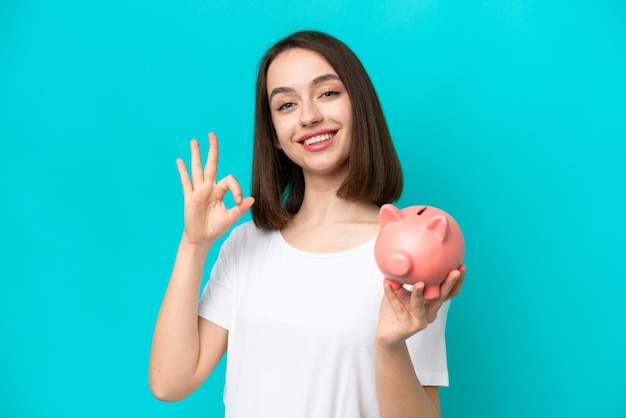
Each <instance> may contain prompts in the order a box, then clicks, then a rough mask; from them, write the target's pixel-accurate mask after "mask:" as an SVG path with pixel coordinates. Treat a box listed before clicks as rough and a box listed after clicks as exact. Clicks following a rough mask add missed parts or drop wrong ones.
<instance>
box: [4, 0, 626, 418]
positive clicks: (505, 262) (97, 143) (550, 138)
mask: <svg viewBox="0 0 626 418" xmlns="http://www.w3.org/2000/svg"><path fill="white" fill-rule="evenodd" d="M298 29H319V30H324V31H328V32H330V33H331V34H333V35H335V36H338V37H339V38H341V39H342V40H344V41H345V42H346V43H347V44H348V45H349V46H351V47H352V48H353V49H354V51H355V52H356V53H357V54H358V55H359V56H360V57H361V59H362V61H363V63H364V64H365V66H366V68H367V70H368V71H369V73H370V75H371V77H372V79H373V81H374V84H375V86H376V88H377V90H378V92H379V94H380V97H381V100H382V103H383V107H384V109H385V112H386V115H387V117H388V121H389V124H390V128H391V131H392V134H393V137H394V139H395V141H396V144H397V148H398V151H399V153H400V156H401V159H402V161H403V164H404V168H405V173H406V180H407V186H406V189H405V193H404V195H403V198H402V200H401V201H400V202H399V205H409V204H417V203H428V204H431V205H435V206H439V207H441V208H444V209H445V210H447V211H448V212H450V213H451V214H452V215H453V216H454V217H455V218H457V220H458V221H459V223H460V224H461V226H462V227H463V230H464V233H465V236H466V240H467V244H468V251H467V256H466V263H467V265H468V274H467V280H466V283H465V286H464V288H463V292H462V294H461V295H460V296H459V297H458V298H457V299H456V300H455V301H454V303H453V306H452V309H451V311H450V316H449V327H448V343H449V366H450V373H451V387H450V388H447V389H442V390H441V398H442V406H443V411H444V416H446V417H449V418H452V417H459V418H460V417H481V418H485V417H494V418H495V417H508V418H515V417H531V416H532V417H534V416H552V417H592V416H594V417H600V416H602V417H626V405H625V402H624V387H625V386H624V376H625V375H626V362H625V361H624V354H623V353H624V352H626V343H625V341H624V339H625V335H626V326H625V325H624V304H625V302H626V298H625V296H624V295H625V292H626V285H625V279H624V274H623V265H624V259H625V255H626V251H625V250H626V245H625V244H624V235H625V233H626V228H625V221H624V212H625V210H626V204H625V199H624V191H625V190H624V186H623V182H624V178H626V176H625V174H626V173H625V171H626V170H625V168H624V165H625V163H626V161H625V157H626V152H625V146H624V142H625V140H626V103H625V101H626V99H625V98H626V3H624V2H623V1H618V0H615V1H609V0H595V1H592V0H588V1H580V0H578V1H577V0H572V1H564V0H563V1H530V0H506V1H496V0H482V1H479V2H476V1H466V0H448V1H444V0H441V1H437V0H430V1H429V0H421V1H378V2H374V1H370V2H367V1H366V2H363V1H343V2H321V1H310V2H306V3H300V2H279V1H276V0H270V1H252V0H250V1H241V2H234V1H233V2H227V1H221V2H220V1H200V0H186V1H177V2H175V1H172V2H159V1H145V0H141V1H134V2H126V1H121V0H110V1H106V2H104V1H94V2H84V1H69V0H64V1H57V2H49V1H17V0H2V1H1V2H0V144H1V145H0V199H1V201H2V204H1V208H2V211H1V213H0V246H1V247H0V275H1V281H0V284H1V290H0V335H1V337H0V338H1V342H0V376H1V377H0V416H3V417H83V416H89V417H112V416H117V417H126V416H128V417H134V416H150V417H183V416H185V417H202V416H215V417H219V416H221V415H222V414H223V407H222V404H221V387H222V384H223V376H222V374H223V364H221V365H220V368H219V369H218V371H217V372H216V373H215V374H214V375H213V376H212V377H211V378H210V379H209V380H208V381H207V383H206V384H205V385H204V386H203V387H202V388H201V389H200V390H199V391H198V392H196V393H195V394H193V395H192V396H191V397H190V398H188V399H186V400H184V401H182V402H178V403H174V404H166V403H161V402H159V401H157V400H155V399H153V398H152V396H151V394H150V392H149V390H148V386H147V362H148V353H149V347H150V340H151V334H152V328H153V324H154V320H155V317H156V314H157V310H158V307H159V305H160V302H161V298H162V296H163V293H164V290H165V286H166V283H167V280H168V278H169V273H170V269H171V266H172V263H173V259H174V254H175V251H176V247H177V243H178V238H179V236H180V233H181V228H182V211H181V209H182V207H181V204H182V199H181V192H180V185H179V180H178V176H177V172H176V168H175V163H174V160H175V158H176V157H178V156H183V157H185V158H186V159H187V158H188V141H189V139H191V138H193V137H197V138H201V139H202V141H203V144H206V143H205V142H204V141H205V138H206V133H207V132H208V131H209V130H214V131H216V132H217V133H218V136H219V137H220V139H221V152H222V154H221V165H220V173H221V174H227V173H233V174H235V175H236V176H237V177H238V178H239V179H240V180H241V182H242V185H243V186H244V188H245V190H249V179H250V166H251V148H252V146H251V132H252V114H253V99H254V97H253V96H254V79H255V73H256V68H257V63H258V61H259V59H260V58H261V55H262V54H263V52H264V51H265V49H266V48H267V47H269V46H270V45H271V44H272V43H273V42H274V41H276V40H277V39H279V38H280V37H283V36H285V35H287V34H288V33H290V32H291V31H294V30H298ZM210 257H211V258H214V257H215V251H212V253H211V254H210Z"/></svg>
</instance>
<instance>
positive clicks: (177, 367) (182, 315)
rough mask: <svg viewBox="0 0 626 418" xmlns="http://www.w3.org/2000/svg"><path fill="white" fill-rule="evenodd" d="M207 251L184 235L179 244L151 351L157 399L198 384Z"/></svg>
mask: <svg viewBox="0 0 626 418" xmlns="http://www.w3.org/2000/svg"><path fill="white" fill-rule="evenodd" d="M208 251H209V247H207V246H194V245H190V244H189V243H188V242H187V241H186V239H185V236H184V235H183V238H182V239H181V242H180V245H179V247H178V253H177V255H176V260H175V262H174V267H173V269H172V275H171V278H170V281H169V284H168V286H167V290H166V292H165V296H164V297H163V302H162V304H161V309H160V310H159V314H158V317H157V321H156V325H155V328H154V336H153V339H152V348H151V352H150V366H149V381H150V388H151V390H152V391H153V393H154V395H155V396H156V397H157V398H159V399H163V400H177V399H180V398H183V397H185V396H187V395H188V394H189V393H190V392H191V391H193V390H194V389H195V386H196V384H197V383H196V374H197V369H198V359H199V354H200V338H199V331H198V294H199V290H200V284H201V281H202V271H203V269H204V263H205V259H206V256H207V253H208Z"/></svg>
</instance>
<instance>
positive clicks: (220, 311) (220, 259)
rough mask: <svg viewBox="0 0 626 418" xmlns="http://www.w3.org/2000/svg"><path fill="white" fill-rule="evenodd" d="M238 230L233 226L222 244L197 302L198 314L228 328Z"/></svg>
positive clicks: (231, 305)
mask: <svg viewBox="0 0 626 418" xmlns="http://www.w3.org/2000/svg"><path fill="white" fill-rule="evenodd" d="M238 232H239V231H238V230H237V228H235V229H234V230H233V231H232V233H231V234H230V236H229V237H228V238H226V240H225V241H224V243H223V244H222V247H221V248H220V251H219V253H218V256H217V260H216V262H215V264H214V265H213V268H212V269H211V274H210V276H209V280H208V282H207V284H206V285H205V286H204V289H203V290H202V294H201V296H200V301H199V302H198V316H199V317H201V318H204V319H207V320H209V321H211V322H213V323H214V324H217V325H219V326H220V327H222V328H224V329H229V328H230V318H231V313H232V309H233V302H234V287H235V266H236V262H237V256H236V250H237V247H238V246H237V241H238V236H239V235H240V234H238Z"/></svg>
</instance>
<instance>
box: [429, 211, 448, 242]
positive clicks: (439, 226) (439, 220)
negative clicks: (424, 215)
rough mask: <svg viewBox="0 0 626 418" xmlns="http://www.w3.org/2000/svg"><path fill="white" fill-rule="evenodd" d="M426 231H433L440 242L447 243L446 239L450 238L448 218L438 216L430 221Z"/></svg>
mask: <svg viewBox="0 0 626 418" xmlns="http://www.w3.org/2000/svg"><path fill="white" fill-rule="evenodd" d="M426 229H428V230H430V231H433V232H434V233H435V236H436V237H437V239H439V241H441V242H445V240H446V238H448V229H449V227H448V218H446V217H445V216H444V215H437V216H435V217H434V218H432V219H431V220H430V221H428V225H426Z"/></svg>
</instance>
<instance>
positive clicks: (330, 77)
mask: <svg viewBox="0 0 626 418" xmlns="http://www.w3.org/2000/svg"><path fill="white" fill-rule="evenodd" d="M329 80H339V81H341V79H340V78H339V76H338V75H336V74H323V75H320V76H318V77H315V78H314V79H313V81H311V84H312V85H314V86H315V85H317V84H320V83H323V82H325V81H329ZM294 91H295V90H294V89H292V88H291V87H276V88H275V89H273V90H272V91H271V93H270V97H269V99H268V100H269V101H270V102H271V101H272V97H274V96H276V95H277V94H279V93H293V92H294Z"/></svg>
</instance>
